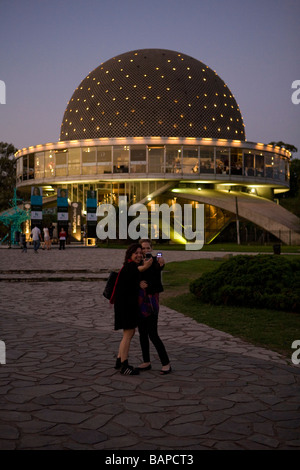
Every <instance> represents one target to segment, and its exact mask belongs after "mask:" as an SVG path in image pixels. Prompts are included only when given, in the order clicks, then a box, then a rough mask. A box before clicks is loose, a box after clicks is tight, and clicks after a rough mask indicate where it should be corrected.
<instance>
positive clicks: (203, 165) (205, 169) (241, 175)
mask: <svg viewBox="0 0 300 470" xmlns="http://www.w3.org/2000/svg"><path fill="white" fill-rule="evenodd" d="M212 143H213V142H212ZM68 144H69V143H66V146H65V148H59V149H57V148H55V145H53V150H49V149H48V148H47V149H44V150H39V151H33V152H26V151H28V150H30V149H24V150H22V151H20V152H18V153H17V155H16V157H17V186H22V185H24V184H25V185H27V184H30V183H32V184H33V183H34V182H33V181H32V180H38V182H39V183H43V181H45V182H47V183H52V184H55V183H56V181H57V182H59V181H77V180H80V181H82V180H86V181H92V182H94V181H95V180H107V179H108V180H110V179H114V180H116V179H127V178H128V179H135V178H137V179H145V178H152V179H153V178H154V179H161V178H163V179H172V180H173V179H179V180H180V179H188V180H199V179H204V180H207V181H210V180H212V181H226V180H229V181H241V182H243V184H248V183H249V184H250V183H251V181H252V180H255V181H256V182H259V180H261V181H263V180H264V183H266V184H269V185H271V186H272V183H274V184H276V185H278V184H279V185H280V184H282V185H283V186H288V184H289V158H288V155H287V152H286V151H284V150H281V151H279V150H277V151H275V150H274V149H273V150H272V151H271V150H270V151H266V150H265V149H263V150H260V149H258V148H257V147H258V145H257V144H253V145H252V146H251V144H249V143H247V148H245V143H244V142H241V143H240V146H237V145H234V146H231V145H230V143H229V142H228V143H226V144H225V145H224V146H220V145H201V144H200V145H186V144H185V143H183V144H180V145H178V144H177V145H175V144H174V145H172V144H169V143H166V144H165V143H161V144H160V143H155V144H144V145H140V144H139V145H134V144H129V145H91V146H87V145H82V141H78V145H77V146H74V145H73V146H70V145H69V146H68ZM80 144H81V145H80ZM243 144H244V145H243ZM42 147H43V146H42ZM251 147H252V148H251ZM264 147H266V146H264ZM33 150H35V149H33ZM20 153H21V156H18V155H19V154H20ZM30 180H31V181H30Z"/></svg>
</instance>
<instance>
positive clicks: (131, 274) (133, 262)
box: [110, 243, 146, 375]
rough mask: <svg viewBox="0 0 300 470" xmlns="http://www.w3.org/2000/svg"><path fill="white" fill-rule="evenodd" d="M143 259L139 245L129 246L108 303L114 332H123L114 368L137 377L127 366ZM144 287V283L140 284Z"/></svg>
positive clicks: (137, 314)
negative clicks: (112, 310)
mask: <svg viewBox="0 0 300 470" xmlns="http://www.w3.org/2000/svg"><path fill="white" fill-rule="evenodd" d="M142 258H143V255H142V248H141V245H140V244H138V243H134V244H132V245H130V246H129V247H128V249H127V251H126V254H125V260H124V264H123V267H122V269H121V270H120V272H119V275H118V278H117V281H116V284H115V287H114V292H113V295H112V298H111V299H110V302H111V303H113V304H114V311H115V325H114V329H115V330H120V329H122V330H123V338H122V340H121V342H120V346H119V352H118V356H117V361H116V365H115V368H116V369H120V372H121V374H123V375H137V374H139V371H138V369H135V368H134V367H132V366H131V365H129V364H128V354H129V348H130V343H131V340H132V338H133V336H134V333H135V329H136V327H137V325H138V317H139V311H140V310H139V289H140V272H139V270H138V265H139V264H140V263H141V261H142ZM142 285H143V286H144V287H146V283H143V284H142Z"/></svg>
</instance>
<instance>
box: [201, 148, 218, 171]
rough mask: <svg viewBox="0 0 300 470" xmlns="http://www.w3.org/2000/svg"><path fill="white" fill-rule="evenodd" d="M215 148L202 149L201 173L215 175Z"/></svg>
mask: <svg viewBox="0 0 300 470" xmlns="http://www.w3.org/2000/svg"><path fill="white" fill-rule="evenodd" d="M214 167H215V164H214V147H201V148H200V173H214V172H215V171H214Z"/></svg>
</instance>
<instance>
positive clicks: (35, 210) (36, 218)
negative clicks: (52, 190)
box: [30, 186, 43, 227]
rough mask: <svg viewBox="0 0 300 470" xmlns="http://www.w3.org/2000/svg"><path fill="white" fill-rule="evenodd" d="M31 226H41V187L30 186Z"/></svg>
mask: <svg viewBox="0 0 300 470" xmlns="http://www.w3.org/2000/svg"><path fill="white" fill-rule="evenodd" d="M30 203H31V226H32V227H33V226H34V225H37V226H38V227H41V226H42V220H43V188H41V187H39V186H33V187H32V188H31V198H30Z"/></svg>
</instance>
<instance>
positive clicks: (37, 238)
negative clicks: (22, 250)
mask: <svg viewBox="0 0 300 470" xmlns="http://www.w3.org/2000/svg"><path fill="white" fill-rule="evenodd" d="M31 237H32V240H33V249H34V253H37V252H38V249H39V247H40V244H41V240H42V235H41V231H40V229H39V228H38V227H37V226H36V225H35V226H34V227H33V229H32V230H31Z"/></svg>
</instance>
